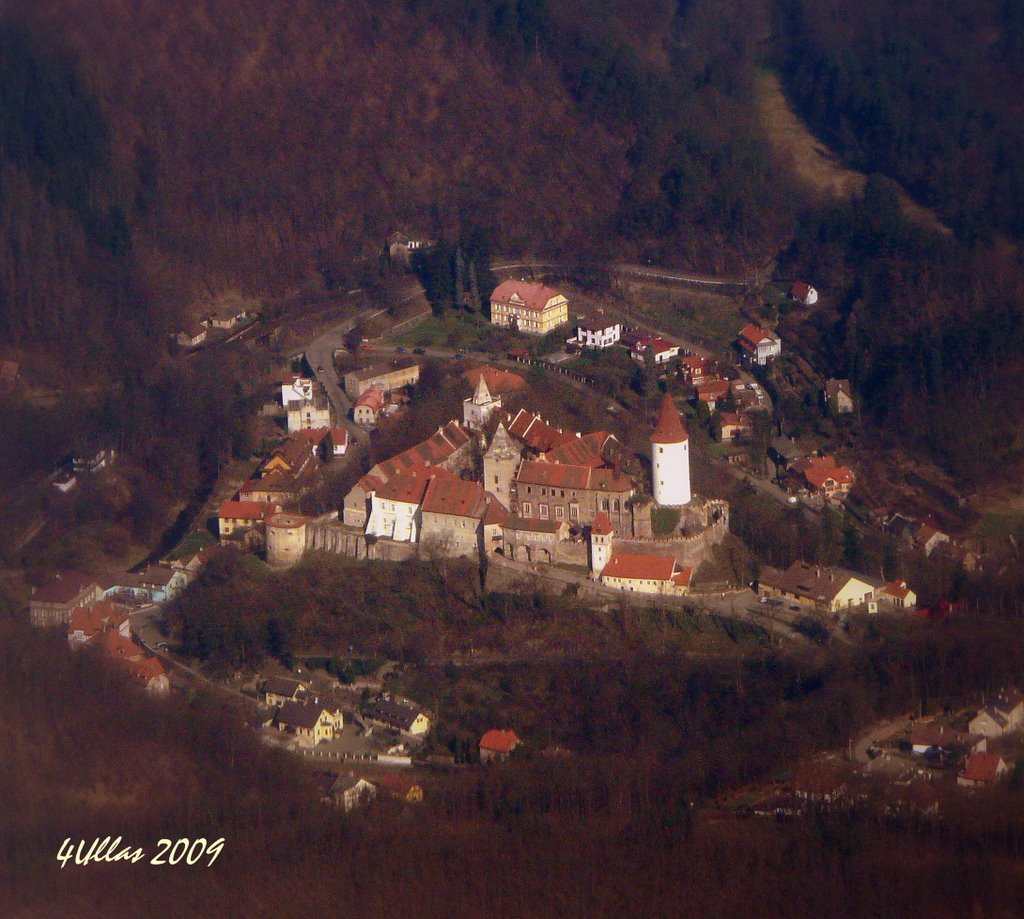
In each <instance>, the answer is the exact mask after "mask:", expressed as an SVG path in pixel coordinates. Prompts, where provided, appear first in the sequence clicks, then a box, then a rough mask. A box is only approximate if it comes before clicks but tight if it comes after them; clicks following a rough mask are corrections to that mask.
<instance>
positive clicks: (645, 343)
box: [633, 335, 679, 355]
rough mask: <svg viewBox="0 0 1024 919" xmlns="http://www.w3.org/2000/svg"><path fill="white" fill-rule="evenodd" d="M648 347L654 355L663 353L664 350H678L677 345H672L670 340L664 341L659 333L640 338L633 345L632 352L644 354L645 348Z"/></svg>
mask: <svg viewBox="0 0 1024 919" xmlns="http://www.w3.org/2000/svg"><path fill="white" fill-rule="evenodd" d="M648 348H650V349H651V350H652V351H653V352H654V354H655V355H658V354H664V353H665V352H666V351H673V350H675V351H678V350H679V345H674V344H672V342H670V341H665V339H664V338H662V337H661V336H660V335H652V336H650V337H648V338H641V339H640V340H639V341H638V342H637V343H636V344H635V345H633V352H634V353H635V354H640V355H643V354H646V353H647V349H648Z"/></svg>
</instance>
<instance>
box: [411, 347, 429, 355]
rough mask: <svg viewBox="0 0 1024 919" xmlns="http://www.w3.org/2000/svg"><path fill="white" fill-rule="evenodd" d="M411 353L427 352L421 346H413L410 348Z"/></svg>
mask: <svg viewBox="0 0 1024 919" xmlns="http://www.w3.org/2000/svg"><path fill="white" fill-rule="evenodd" d="M412 353H413V354H426V353H427V352H426V351H425V350H424V349H423V348H413V349H412Z"/></svg>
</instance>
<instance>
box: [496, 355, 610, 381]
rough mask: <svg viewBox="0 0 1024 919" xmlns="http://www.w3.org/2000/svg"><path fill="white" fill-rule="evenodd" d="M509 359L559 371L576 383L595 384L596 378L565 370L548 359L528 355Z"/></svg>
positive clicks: (554, 371)
mask: <svg viewBox="0 0 1024 919" xmlns="http://www.w3.org/2000/svg"><path fill="white" fill-rule="evenodd" d="M509 360H510V361H515V362H516V363H517V364H527V365H529V366H530V367H540V368H541V370H549V371H551V372H552V373H560V374H561V375H562V376H563V377H569V379H571V380H575V381H576V382H577V383H583V384H584V385H585V386H595V385H597V380H591V379H590V378H589V377H585V376H583V374H581V373H576V372H575V371H572V370H566V368H565V367H559V366H558V365H557V364H552V363H549V362H548V361H538V360H534V359H533V358H528V357H509Z"/></svg>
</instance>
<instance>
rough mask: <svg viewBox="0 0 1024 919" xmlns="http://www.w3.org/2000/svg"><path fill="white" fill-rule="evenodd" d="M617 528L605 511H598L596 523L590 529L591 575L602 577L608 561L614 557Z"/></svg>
mask: <svg viewBox="0 0 1024 919" xmlns="http://www.w3.org/2000/svg"><path fill="white" fill-rule="evenodd" d="M614 538H615V528H614V527H613V526H612V522H611V520H609V519H608V515H607V514H606V513H605V512H604V511H598V513H597V516H596V517H595V518H594V523H593V525H592V526H591V527H590V573H591V574H592V575H593V576H594V577H595V578H597V577H600V576H601V572H602V571H604V566H605V565H607V564H608V559H610V558H611V557H612V540H613V539H614Z"/></svg>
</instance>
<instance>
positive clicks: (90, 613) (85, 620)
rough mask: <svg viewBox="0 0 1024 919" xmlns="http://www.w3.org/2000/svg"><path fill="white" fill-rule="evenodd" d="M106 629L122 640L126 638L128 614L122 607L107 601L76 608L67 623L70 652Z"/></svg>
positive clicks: (127, 633)
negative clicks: (118, 635)
mask: <svg viewBox="0 0 1024 919" xmlns="http://www.w3.org/2000/svg"><path fill="white" fill-rule="evenodd" d="M108 629H114V630H115V631H117V632H118V633H119V634H120V635H121V636H123V637H124V638H127V637H128V635H129V623H128V614H127V612H126V611H125V609H124V607H123V606H121V605H120V604H118V603H111V602H110V601H109V600H98V601H96V602H95V603H88V604H85V605H84V606H76V607H75V608H74V610H72V612H71V621H70V622H69V623H68V644H69V645H70V646H71V648H72V650H74V649H75V648H80V647H82V645H84V644H87V643H88V642H90V641H93V640H94V639H96V638H98V637H99V636H101V635H102V634H103V633H104V632H106V631H107V630H108Z"/></svg>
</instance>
